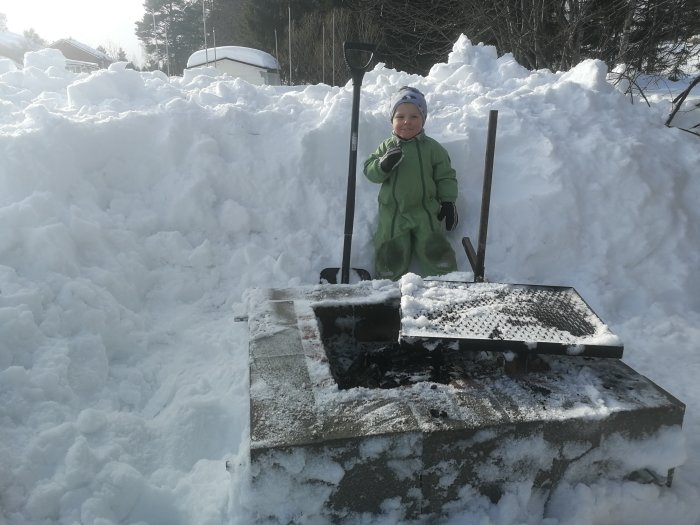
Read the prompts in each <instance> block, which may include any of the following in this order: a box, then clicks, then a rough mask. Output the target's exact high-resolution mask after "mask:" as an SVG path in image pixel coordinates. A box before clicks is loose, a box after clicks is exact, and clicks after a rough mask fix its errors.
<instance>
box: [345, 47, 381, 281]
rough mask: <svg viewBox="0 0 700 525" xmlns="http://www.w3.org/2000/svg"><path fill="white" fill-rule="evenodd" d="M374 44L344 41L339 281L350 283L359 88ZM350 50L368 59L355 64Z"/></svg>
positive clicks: (370, 59)
mask: <svg viewBox="0 0 700 525" xmlns="http://www.w3.org/2000/svg"><path fill="white" fill-rule="evenodd" d="M374 49H375V46H374V45H373V44H365V43H359V42H345V44H344V53H345V62H346V64H347V66H348V69H350V73H351V74H352V118H351V121H350V159H349V162H348V190H347V198H346V200H345V236H344V238H343V263H342V266H341V268H340V282H341V283H342V284H348V283H350V249H351V246H352V230H353V224H354V221H355V186H356V174H355V173H356V171H357V135H358V128H359V124H360V90H361V88H362V78H363V77H364V76H365V71H366V69H367V66H368V65H369V63H370V62H371V61H372V56H373V53H374ZM352 51H360V52H365V53H369V59H367V60H366V61H363V63H361V64H357V63H355V62H356V57H352V56H350V55H351V52H352Z"/></svg>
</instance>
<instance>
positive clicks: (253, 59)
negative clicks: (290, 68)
mask: <svg viewBox="0 0 700 525" xmlns="http://www.w3.org/2000/svg"><path fill="white" fill-rule="evenodd" d="M214 57H216V60H217V61H218V60H223V59H228V60H233V61H234V62H241V63H243V64H249V65H251V66H255V67H259V68H263V69H272V70H277V69H279V63H278V62H277V59H276V58H275V57H273V56H272V55H271V54H269V53H266V52H265V51H260V50H259V49H253V48H251V47H241V46H220V47H216V48H213V47H210V48H208V49H200V50H199V51H195V52H194V53H192V54H191V55H190V58H189V59H188V60H187V67H197V66H204V65H206V64H207V63H212V62H214V60H215V59H214ZM207 59H208V60H207Z"/></svg>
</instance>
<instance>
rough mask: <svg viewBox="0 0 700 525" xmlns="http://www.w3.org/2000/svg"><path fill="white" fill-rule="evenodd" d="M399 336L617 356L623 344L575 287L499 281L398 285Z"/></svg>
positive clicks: (423, 341)
mask: <svg viewBox="0 0 700 525" xmlns="http://www.w3.org/2000/svg"><path fill="white" fill-rule="evenodd" d="M401 304H402V307H401V308H402V315H401V332H400V335H399V340H400V341H401V342H406V343H409V344H423V345H425V344H429V343H430V342H431V341H433V342H435V341H436V340H441V341H447V342H450V341H457V342H458V343H459V344H460V346H461V347H464V348H467V347H468V348H469V349H470V350H474V349H478V348H481V349H484V350H490V351H507V350H523V349H526V350H528V351H529V352H533V353H555V354H574V355H596V356H604V357H620V356H621V355H622V344H621V343H620V341H619V339H618V338H617V337H616V336H615V335H613V334H612V332H610V330H609V328H608V327H607V326H606V325H605V324H603V322H602V321H601V320H600V318H598V316H597V315H596V314H595V313H594V312H593V311H592V310H591V309H590V307H589V306H588V305H587V304H586V303H585V302H584V301H583V299H582V298H581V297H580V295H579V294H578V293H577V292H576V290H574V289H573V288H569V287H553V286H529V285H511V284H497V283H454V282H446V281H420V282H418V283H416V282H415V281H413V282H411V285H410V286H402V301H401Z"/></svg>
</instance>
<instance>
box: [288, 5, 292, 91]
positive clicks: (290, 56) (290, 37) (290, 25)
mask: <svg viewBox="0 0 700 525" xmlns="http://www.w3.org/2000/svg"><path fill="white" fill-rule="evenodd" d="M288 9H289V18H288V20H289V85H290V86H291V85H292V5H291V4H289V8H288Z"/></svg>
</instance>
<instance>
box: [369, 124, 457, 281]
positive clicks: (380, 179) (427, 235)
mask: <svg viewBox="0 0 700 525" xmlns="http://www.w3.org/2000/svg"><path fill="white" fill-rule="evenodd" d="M397 145H398V146H400V147H401V150H402V152H403V158H402V159H401V162H399V164H398V165H397V166H396V167H394V169H392V170H391V171H390V172H389V173H385V172H384V171H383V170H382V169H381V167H380V166H379V161H380V159H381V158H382V156H383V155H384V153H386V151H387V150H388V149H389V148H392V147H394V146H397ZM364 174H365V176H366V177H367V178H368V179H369V180H370V181H372V182H376V183H379V184H381V185H382V187H381V188H380V190H379V198H378V200H379V220H378V225H377V231H376V233H375V236H374V247H375V273H376V276H377V277H378V278H381V279H392V280H397V279H399V278H400V277H401V276H402V275H404V274H405V273H406V272H408V271H409V267H410V264H411V257H412V256H413V255H415V256H416V260H417V261H418V265H419V268H420V271H421V274H422V275H423V276H428V275H442V274H445V273H449V272H452V271H456V270H457V260H456V258H455V253H454V250H453V249H452V246H450V243H449V241H448V240H447V238H446V237H445V233H444V231H443V227H442V224H441V223H440V222H439V221H438V219H437V215H438V212H439V210H440V203H442V202H455V200H456V199H457V177H456V174H455V170H454V169H452V166H451V164H450V157H449V155H448V153H447V150H445V148H444V147H442V145H440V143H439V142H437V141H436V140H435V139H432V138H430V137H428V136H427V135H426V134H425V133H424V132H421V133H419V134H418V135H417V136H416V137H414V138H412V139H410V140H403V139H400V138H398V137H397V136H395V135H394V136H392V137H390V138H388V139H386V140H385V141H384V142H382V143H381V144H380V145H379V147H378V148H377V151H375V152H374V153H373V154H372V155H370V156H369V158H368V159H367V160H366V161H365V165H364Z"/></svg>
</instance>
